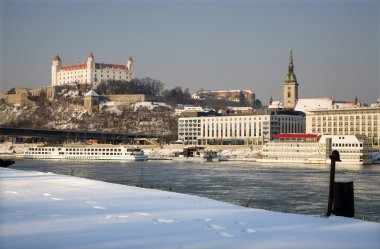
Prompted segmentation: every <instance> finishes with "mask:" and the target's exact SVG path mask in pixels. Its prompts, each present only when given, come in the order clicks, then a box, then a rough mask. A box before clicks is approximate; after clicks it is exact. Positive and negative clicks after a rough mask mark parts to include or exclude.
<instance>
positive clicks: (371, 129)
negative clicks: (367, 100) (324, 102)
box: [306, 107, 380, 145]
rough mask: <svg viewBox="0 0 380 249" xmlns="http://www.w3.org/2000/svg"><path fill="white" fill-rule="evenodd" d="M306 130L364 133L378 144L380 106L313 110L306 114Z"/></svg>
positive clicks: (329, 132) (328, 132)
mask: <svg viewBox="0 0 380 249" xmlns="http://www.w3.org/2000/svg"><path fill="white" fill-rule="evenodd" d="M306 132H307V133H314V134H330V135H356V134H362V135H366V136H367V137H368V138H369V140H370V141H371V142H372V144H373V145H380V107H365V108H352V109H330V110H313V111H310V113H309V114H307V115H306Z"/></svg>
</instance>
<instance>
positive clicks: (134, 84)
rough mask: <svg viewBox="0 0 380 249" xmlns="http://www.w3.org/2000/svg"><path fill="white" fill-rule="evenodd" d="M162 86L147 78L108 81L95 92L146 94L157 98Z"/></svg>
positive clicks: (99, 85) (102, 83)
mask: <svg viewBox="0 0 380 249" xmlns="http://www.w3.org/2000/svg"><path fill="white" fill-rule="evenodd" d="M163 86H164V84H163V83H162V82H161V81H159V80H156V79H152V78H149V77H146V78H142V79H132V80H131V81H125V80H109V81H107V82H101V83H99V84H98V85H97V87H96V91H97V93H98V94H101V95H108V94H147V95H152V96H157V95H160V94H161V91H162V89H163Z"/></svg>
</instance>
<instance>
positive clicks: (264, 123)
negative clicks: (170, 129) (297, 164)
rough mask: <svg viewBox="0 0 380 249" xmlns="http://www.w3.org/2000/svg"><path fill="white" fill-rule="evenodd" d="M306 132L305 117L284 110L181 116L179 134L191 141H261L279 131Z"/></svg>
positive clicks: (201, 142)
mask: <svg viewBox="0 0 380 249" xmlns="http://www.w3.org/2000/svg"><path fill="white" fill-rule="evenodd" d="M303 132H305V117H304V116H303V115H300V114H299V113H294V112H283V113H276V114H272V115H269V114H268V115H266V114H265V115H244V116H205V117H182V118H179V119H178V138H179V139H180V140H182V141H183V142H184V144H191V145H207V144H215V145H218V144H220V145H226V144H237V145H238V144H239V145H243V144H245V145H248V144H252V145H260V144H264V143H267V142H269V141H270V140H271V139H273V138H274V136H275V135H276V134H278V133H303Z"/></svg>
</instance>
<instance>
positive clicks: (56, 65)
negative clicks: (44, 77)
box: [51, 54, 62, 86]
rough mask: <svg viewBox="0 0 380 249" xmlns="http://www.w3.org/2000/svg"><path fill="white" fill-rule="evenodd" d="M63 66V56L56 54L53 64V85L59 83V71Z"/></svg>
mask: <svg viewBox="0 0 380 249" xmlns="http://www.w3.org/2000/svg"><path fill="white" fill-rule="evenodd" d="M60 67H62V62H61V58H59V55H58V54H56V55H55V56H54V58H53V64H52V66H51V85H52V86H56V85H58V84H57V82H58V81H57V72H58V70H59V68H60Z"/></svg>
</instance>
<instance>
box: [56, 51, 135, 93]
mask: <svg viewBox="0 0 380 249" xmlns="http://www.w3.org/2000/svg"><path fill="white" fill-rule="evenodd" d="M132 79H133V59H132V57H131V56H129V58H128V63H127V65H116V64H105V63H95V60H94V55H93V54H92V53H90V55H89V56H88V58H87V63H84V64H75V65H69V66H63V65H62V61H61V58H60V57H59V55H58V54H57V55H56V56H54V58H53V64H52V66H51V84H52V86H60V85H66V84H73V83H93V84H95V85H96V84H98V83H100V82H102V81H107V80H124V81H130V80H132Z"/></svg>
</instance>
